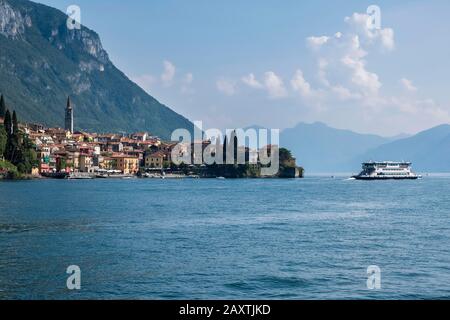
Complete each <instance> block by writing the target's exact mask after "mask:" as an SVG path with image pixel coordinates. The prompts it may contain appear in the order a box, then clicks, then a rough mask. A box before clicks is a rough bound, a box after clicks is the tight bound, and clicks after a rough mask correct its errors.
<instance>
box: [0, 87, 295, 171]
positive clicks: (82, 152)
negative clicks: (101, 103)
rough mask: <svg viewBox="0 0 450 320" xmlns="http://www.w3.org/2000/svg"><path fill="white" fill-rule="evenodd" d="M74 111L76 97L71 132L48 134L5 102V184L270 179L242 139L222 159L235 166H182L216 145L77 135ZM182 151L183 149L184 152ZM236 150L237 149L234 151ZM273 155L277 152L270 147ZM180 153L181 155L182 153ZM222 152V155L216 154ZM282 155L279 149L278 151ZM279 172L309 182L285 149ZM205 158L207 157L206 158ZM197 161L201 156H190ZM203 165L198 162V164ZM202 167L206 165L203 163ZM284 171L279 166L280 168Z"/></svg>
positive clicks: (1, 109) (1, 166)
mask: <svg viewBox="0 0 450 320" xmlns="http://www.w3.org/2000/svg"><path fill="white" fill-rule="evenodd" d="M73 111H74V110H73V107H72V104H71V101H70V97H69V98H68V99H67V105H66V107H65V128H64V129H63V128H47V127H45V126H43V125H40V124H29V123H20V122H18V118H17V114H16V112H15V111H14V112H13V113H12V114H11V112H10V111H9V110H8V108H7V107H6V104H5V99H4V97H3V95H2V96H1V101H0V179H1V178H3V179H20V178H59V179H62V178H68V179H93V178H132V177H142V178H187V177H189V178H259V177H265V175H264V167H268V165H263V164H261V161H259V157H258V152H254V151H253V152H252V151H251V150H250V149H249V148H247V147H241V146H239V147H237V146H238V141H237V138H236V136H235V135H234V137H233V136H232V137H231V138H230V141H229V142H228V143H227V137H225V140H224V142H223V143H222V144H220V146H219V144H217V147H218V148H222V150H221V151H222V155H221V156H223V157H224V158H223V159H224V160H225V159H226V153H227V152H230V150H231V152H233V155H234V162H231V164H230V163H229V162H228V161H224V162H223V163H226V164H217V163H213V164H211V165H205V164H185V163H181V164H179V165H176V164H175V163H173V161H172V154H173V153H172V151H173V149H174V148H175V147H176V146H177V145H178V149H177V152H180V153H183V152H187V147H190V150H199V148H200V146H198V145H197V146H195V144H199V145H201V149H200V150H201V151H202V152H203V151H204V150H205V148H207V147H208V146H210V145H211V141H209V140H208V141H202V142H198V143H197V142H193V143H192V144H191V145H188V146H184V147H183V146H182V144H180V143H179V142H167V141H162V140H161V139H160V138H159V137H157V136H152V135H151V134H149V133H147V132H139V133H133V134H129V135H125V134H101V133H88V132H82V131H74V117H73ZM180 146H181V148H180ZM230 147H231V148H230ZM242 148H244V150H241V151H242V152H244V154H245V162H244V163H245V164H238V163H241V162H237V161H236V160H237V154H238V152H237V151H238V149H242ZM265 148H270V149H265V152H266V154H269V155H270V152H271V150H272V148H273V146H270V145H268V146H266V147H265ZM178 150H179V151H178ZM215 150H216V149H215ZM274 150H278V146H276V149H274ZM278 151H279V169H278V167H277V171H275V174H272V175H271V176H272V177H279V178H299V177H303V169H302V168H300V167H297V165H296V161H295V158H293V157H292V155H291V153H290V152H289V151H288V150H286V149H283V148H281V149H279V150H278ZM202 155H203V153H202ZM189 156H190V157H191V158H192V161H190V163H198V161H197V162H196V161H194V158H195V157H198V155H196V154H195V152H189ZM197 160H198V158H197ZM200 162H202V161H200ZM277 165H278V163H277Z"/></svg>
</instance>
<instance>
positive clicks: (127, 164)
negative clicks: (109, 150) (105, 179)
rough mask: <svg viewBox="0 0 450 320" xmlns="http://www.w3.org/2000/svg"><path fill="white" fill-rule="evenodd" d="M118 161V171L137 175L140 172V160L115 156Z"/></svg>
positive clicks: (127, 156)
mask: <svg viewBox="0 0 450 320" xmlns="http://www.w3.org/2000/svg"><path fill="white" fill-rule="evenodd" d="M111 158H112V159H114V160H115V161H116V169H117V170H120V171H122V173H124V174H136V173H138V172H139V158H138V157H133V156H129V155H113V156H112V157H111Z"/></svg>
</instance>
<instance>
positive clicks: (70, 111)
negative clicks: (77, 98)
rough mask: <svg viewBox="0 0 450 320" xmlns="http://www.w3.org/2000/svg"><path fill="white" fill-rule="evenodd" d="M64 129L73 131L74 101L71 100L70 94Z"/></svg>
mask: <svg viewBox="0 0 450 320" xmlns="http://www.w3.org/2000/svg"><path fill="white" fill-rule="evenodd" d="M64 129H66V130H67V131H70V132H71V133H73V108H72V103H71V102H70V96H69V97H67V105H66V116H65V121H64Z"/></svg>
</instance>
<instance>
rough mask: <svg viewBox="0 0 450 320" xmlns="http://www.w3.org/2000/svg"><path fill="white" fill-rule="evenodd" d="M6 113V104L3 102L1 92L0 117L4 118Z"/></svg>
mask: <svg viewBox="0 0 450 320" xmlns="http://www.w3.org/2000/svg"><path fill="white" fill-rule="evenodd" d="M5 115H6V104H5V98H4V97H3V94H2V95H1V97H0V118H4V117H5Z"/></svg>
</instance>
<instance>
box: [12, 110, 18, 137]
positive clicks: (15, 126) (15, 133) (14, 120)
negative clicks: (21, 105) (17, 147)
mask: <svg viewBox="0 0 450 320" xmlns="http://www.w3.org/2000/svg"><path fill="white" fill-rule="evenodd" d="M12 133H13V136H14V140H15V141H16V142H19V123H18V121H17V114H16V110H14V111H13V116H12Z"/></svg>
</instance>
